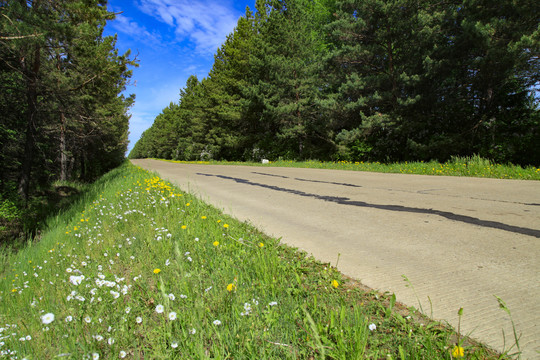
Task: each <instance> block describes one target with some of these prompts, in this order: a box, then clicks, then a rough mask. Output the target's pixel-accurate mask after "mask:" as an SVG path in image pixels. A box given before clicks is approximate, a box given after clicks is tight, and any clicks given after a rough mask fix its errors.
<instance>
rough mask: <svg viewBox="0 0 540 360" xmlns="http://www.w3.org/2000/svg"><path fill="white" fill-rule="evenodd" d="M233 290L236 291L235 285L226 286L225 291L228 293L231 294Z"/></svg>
mask: <svg viewBox="0 0 540 360" xmlns="http://www.w3.org/2000/svg"><path fill="white" fill-rule="evenodd" d="M234 289H236V285H235V284H233V283H231V284H229V285H227V291H228V292H231V291H233V290H234Z"/></svg>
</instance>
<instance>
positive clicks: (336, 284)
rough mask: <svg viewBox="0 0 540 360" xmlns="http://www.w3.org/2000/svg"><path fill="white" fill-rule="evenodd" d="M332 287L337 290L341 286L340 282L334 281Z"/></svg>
mask: <svg viewBox="0 0 540 360" xmlns="http://www.w3.org/2000/svg"><path fill="white" fill-rule="evenodd" d="M332 286H333V287H335V288H337V287H338V286H339V282H338V281H337V280H332Z"/></svg>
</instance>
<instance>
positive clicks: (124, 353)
mask: <svg viewBox="0 0 540 360" xmlns="http://www.w3.org/2000/svg"><path fill="white" fill-rule="evenodd" d="M118 356H119V357H120V359H123V358H125V357H126V356H127V353H126V352H125V351H124V350H121V351H120V353H119V354H118Z"/></svg>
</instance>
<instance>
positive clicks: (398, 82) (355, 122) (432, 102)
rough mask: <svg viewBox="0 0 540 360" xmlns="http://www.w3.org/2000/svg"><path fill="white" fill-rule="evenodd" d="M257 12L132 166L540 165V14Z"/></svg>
mask: <svg viewBox="0 0 540 360" xmlns="http://www.w3.org/2000/svg"><path fill="white" fill-rule="evenodd" d="M255 10H256V11H255V13H252V12H251V11H250V10H249V9H247V10H246V15H245V16H244V17H242V18H241V19H240V20H239V22H238V25H237V27H236V29H235V30H234V31H233V33H231V34H230V35H229V37H228V38H227V40H226V42H225V43H224V44H223V46H222V47H221V48H220V49H219V50H218V52H217V53H216V56H215V62H214V67H213V68H212V71H211V72H210V74H209V77H208V78H207V79H203V80H202V81H197V82H196V84H189V83H188V84H187V85H186V93H181V97H182V99H181V100H180V103H179V107H180V109H181V110H179V111H178V112H177V113H175V114H174V115H173V116H174V117H175V120H174V121H168V122H167V125H163V124H164V123H163V121H162V119H160V118H159V117H158V119H156V123H155V124H154V126H153V128H154V127H156V128H163V129H162V130H150V131H149V132H148V133H145V134H144V136H143V137H142V138H141V140H140V143H141V144H140V145H139V144H136V146H135V148H134V151H133V152H132V154H131V155H130V156H131V157H148V156H154V157H162V158H174V159H179V160H210V159H225V160H260V159H261V158H269V159H291V160H292V159H294V160H298V159H305V158H308V159H309V158H311V159H313V158H316V159H323V160H331V159H336V160H347V161H386V162H388V161H415V160H422V161H430V160H438V161H447V160H449V159H450V158H451V157H452V156H471V155H473V154H480V155H481V156H482V157H484V158H489V159H491V160H493V161H495V162H498V163H507V162H512V163H516V164H521V165H538V164H540V158H539V156H540V155H539V154H540V148H539V146H540V145H538V144H540V124H539V119H540V115H539V108H538V98H537V97H536V93H535V90H534V89H536V88H537V86H538V83H539V81H540V77H539V75H538V74H540V63H539V62H538V61H536V60H537V59H536V58H535V56H536V55H535V54H537V53H538V51H539V44H540V41H539V40H540V30H539V29H538V26H537V25H538V24H537V18H536V15H535V14H537V13H538V10H539V5H538V4H536V2H534V1H529V0H527V1H525V2H520V3H517V2H513V1H510V0H504V1H502V2H498V3H493V2H489V1H485V0H474V1H462V2H440V1H435V0H429V1H422V2H418V1H412V0H392V1H383V0H367V1H364V0H362V1H359V0H339V1H334V0H317V1H304V0H287V1H285V0H282V1H275V0H272V1H271V0H259V1H257V2H256V9H255ZM194 85H195V87H196V90H195V88H194V87H193V86H194ZM184 97H186V99H185V100H184V99H183V98H184ZM164 112H165V111H164ZM160 116H161V115H160ZM173 123H174V125H173ZM171 143H174V144H171ZM142 149H146V150H144V151H141V150H142ZM148 149H152V150H148Z"/></svg>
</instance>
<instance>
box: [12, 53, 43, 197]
mask: <svg viewBox="0 0 540 360" xmlns="http://www.w3.org/2000/svg"><path fill="white" fill-rule="evenodd" d="M40 54H41V48H40V47H39V46H38V45H36V47H35V49H34V62H33V64H32V66H31V68H30V69H29V67H28V65H27V64H26V59H24V58H22V59H21V62H22V68H23V69H24V70H25V71H24V73H25V75H26V79H27V80H26V101H27V108H26V140H25V144H24V156H23V163H22V169H21V174H20V177H19V184H18V187H17V192H18V193H19V196H20V197H21V198H22V199H23V200H25V201H27V200H28V195H29V189H30V181H31V174H32V162H33V160H34V141H35V135H36V120H37V116H38V114H37V81H38V72H39V68H40V65H41V64H40Z"/></svg>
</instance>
